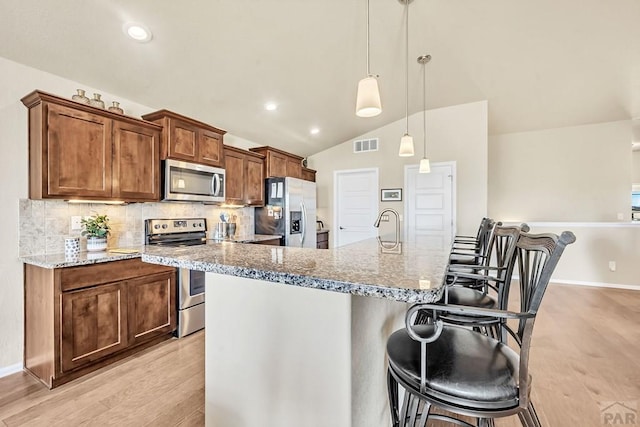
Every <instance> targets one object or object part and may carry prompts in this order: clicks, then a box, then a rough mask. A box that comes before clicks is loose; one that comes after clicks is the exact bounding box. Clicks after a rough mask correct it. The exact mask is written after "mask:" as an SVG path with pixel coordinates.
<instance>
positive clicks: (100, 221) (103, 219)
mask: <svg viewBox="0 0 640 427" xmlns="http://www.w3.org/2000/svg"><path fill="white" fill-rule="evenodd" d="M80 224H81V225H82V235H83V236H87V237H107V236H108V235H109V233H111V227H110V226H109V218H107V216H106V215H97V214H96V215H94V216H91V217H88V218H82V220H80Z"/></svg>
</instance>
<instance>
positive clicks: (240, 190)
mask: <svg viewBox="0 0 640 427" xmlns="http://www.w3.org/2000/svg"><path fill="white" fill-rule="evenodd" d="M224 157H225V170H226V181H227V182H226V187H225V198H226V203H228V204H234V205H246V206H264V169H263V168H264V156H263V155H262V154H258V153H253V152H251V151H246V150H241V149H239V148H236V147H231V146H225V147H224Z"/></svg>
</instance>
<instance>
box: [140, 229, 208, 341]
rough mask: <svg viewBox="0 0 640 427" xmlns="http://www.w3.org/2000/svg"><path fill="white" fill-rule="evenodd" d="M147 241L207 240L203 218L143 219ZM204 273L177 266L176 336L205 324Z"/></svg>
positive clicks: (168, 243) (188, 243)
mask: <svg viewBox="0 0 640 427" xmlns="http://www.w3.org/2000/svg"><path fill="white" fill-rule="evenodd" d="M145 235H146V240H145V241H146V244H147V245H164V246H193V245H204V244H206V235H207V220H206V219H205V218H184V219H148V220H146V221H145ZM204 277H205V273H204V272H202V271H193V270H189V269H186V268H179V269H178V274H177V280H176V282H177V285H178V289H177V292H176V305H177V309H178V329H177V335H178V337H183V336H185V335H189V334H191V333H193V332H196V331H198V330H200V329H203V328H204Z"/></svg>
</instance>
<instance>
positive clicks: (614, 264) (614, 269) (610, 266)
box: [609, 261, 616, 271]
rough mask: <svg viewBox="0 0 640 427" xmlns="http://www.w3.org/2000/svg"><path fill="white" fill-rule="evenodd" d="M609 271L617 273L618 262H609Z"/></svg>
mask: <svg viewBox="0 0 640 427" xmlns="http://www.w3.org/2000/svg"><path fill="white" fill-rule="evenodd" d="M609 270H610V271H616V262H615V261H609Z"/></svg>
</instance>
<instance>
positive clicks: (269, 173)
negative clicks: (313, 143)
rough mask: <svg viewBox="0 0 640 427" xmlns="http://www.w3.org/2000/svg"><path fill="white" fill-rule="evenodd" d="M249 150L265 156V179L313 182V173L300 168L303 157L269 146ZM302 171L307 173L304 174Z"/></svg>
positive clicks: (310, 170)
mask: <svg viewBox="0 0 640 427" xmlns="http://www.w3.org/2000/svg"><path fill="white" fill-rule="evenodd" d="M250 150H251V151H253V152H255V153H260V154H262V155H264V156H265V163H264V175H265V176H264V177H265V178H273V177H286V176H290V177H293V178H300V179H307V180H308V181H315V171H313V170H312V169H307V168H303V167H302V160H303V157H300V156H297V155H295V154H291V153H287V152H286V151H282V150H278V149H277V148H273V147H269V146H264V147H255V148H250ZM304 169H306V170H307V171H306V172H305V171H304ZM312 172H313V176H312Z"/></svg>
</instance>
